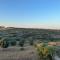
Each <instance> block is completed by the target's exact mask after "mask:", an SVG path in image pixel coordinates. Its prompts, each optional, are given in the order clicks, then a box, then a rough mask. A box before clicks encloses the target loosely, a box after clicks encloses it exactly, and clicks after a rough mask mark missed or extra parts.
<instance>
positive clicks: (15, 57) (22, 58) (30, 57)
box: [0, 46, 37, 60]
mask: <svg viewBox="0 0 60 60" xmlns="http://www.w3.org/2000/svg"><path fill="white" fill-rule="evenodd" d="M0 60H37V55H36V51H35V49H34V48H33V47H31V46H28V47H25V50H24V51H20V48H19V47H11V48H7V49H2V48H0Z"/></svg>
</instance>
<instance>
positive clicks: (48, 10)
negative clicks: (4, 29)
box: [0, 0, 60, 29]
mask: <svg viewBox="0 0 60 60" xmlns="http://www.w3.org/2000/svg"><path fill="white" fill-rule="evenodd" d="M0 25H2V26H8V27H20V28H45V29H60V0H0Z"/></svg>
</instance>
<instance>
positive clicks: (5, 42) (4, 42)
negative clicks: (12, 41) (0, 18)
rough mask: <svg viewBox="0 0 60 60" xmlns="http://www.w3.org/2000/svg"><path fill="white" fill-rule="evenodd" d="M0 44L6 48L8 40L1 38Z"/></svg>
mask: <svg viewBox="0 0 60 60" xmlns="http://www.w3.org/2000/svg"><path fill="white" fill-rule="evenodd" d="M0 46H1V47H2V48H7V47H8V46H9V43H8V41H5V40H2V41H1V42H0Z"/></svg>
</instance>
